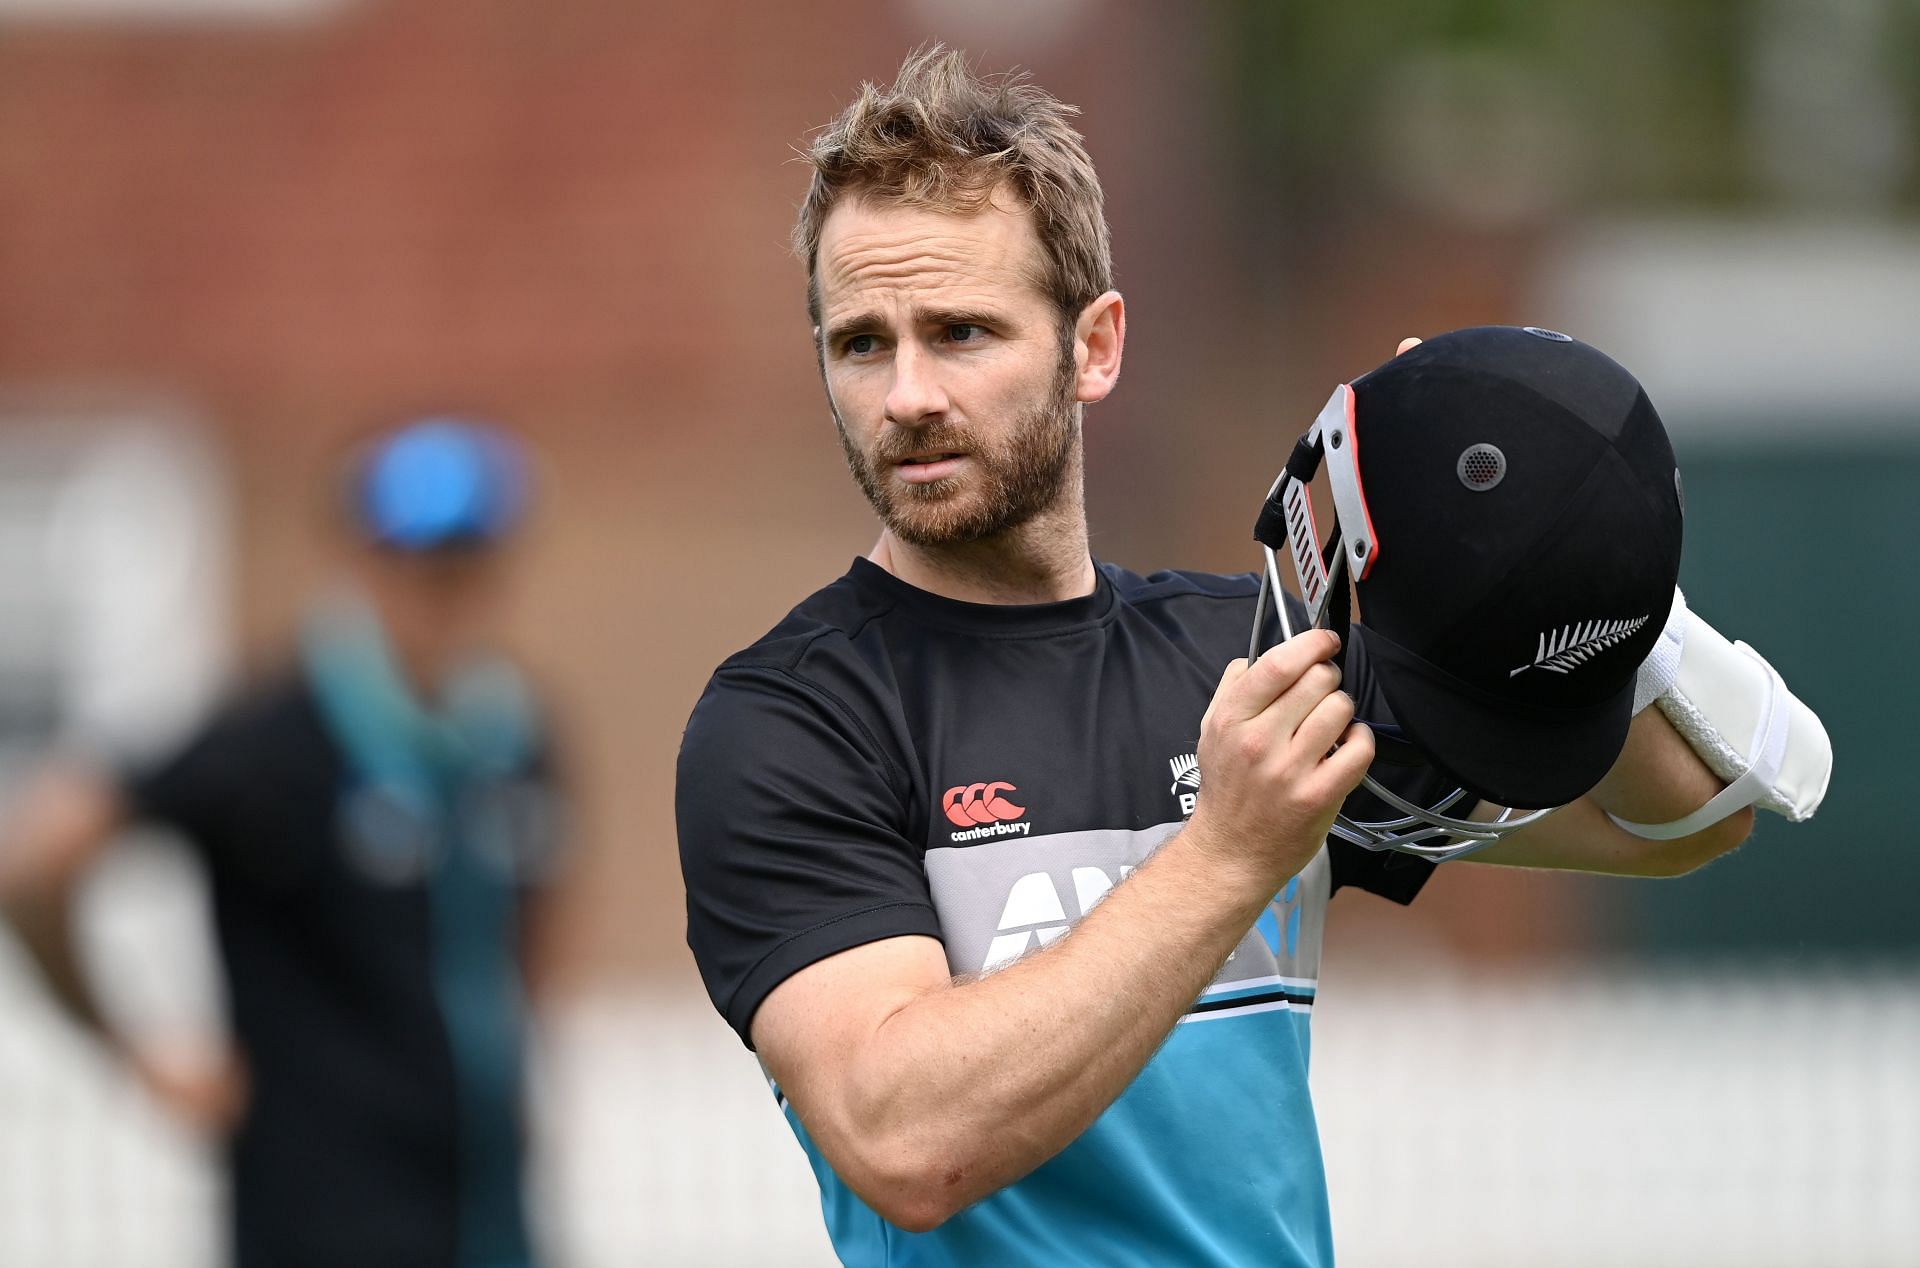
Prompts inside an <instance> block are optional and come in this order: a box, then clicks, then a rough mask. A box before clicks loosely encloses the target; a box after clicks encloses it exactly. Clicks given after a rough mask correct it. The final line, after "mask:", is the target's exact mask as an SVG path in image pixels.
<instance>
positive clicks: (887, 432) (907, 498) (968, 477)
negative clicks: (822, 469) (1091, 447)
mask: <svg viewBox="0 0 1920 1268" xmlns="http://www.w3.org/2000/svg"><path fill="white" fill-rule="evenodd" d="M1074 376H1075V365H1074V358H1073V352H1072V346H1071V344H1069V345H1068V346H1067V347H1065V348H1064V349H1063V350H1062V355H1061V357H1060V359H1059V360H1058V362H1057V363H1056V364H1055V367H1054V374H1053V381H1052V383H1051V384H1050V385H1049V387H1048V392H1047V399H1045V400H1043V401H1041V402H1039V403H1037V404H1035V405H1034V406H1032V407H1031V408H1029V409H1027V410H1025V411H1023V412H1022V415H1021V417H1020V418H1019V420H1018V421H1017V422H1016V423H1015V425H1014V427H1013V428H1012V429H1011V431H1010V432H1009V433H1008V435H1007V437H1006V439H1005V440H1004V441H1002V442H1001V443H1000V444H998V445H997V446H994V445H988V444H987V443H985V442H984V441H983V440H982V438H981V437H980V436H979V434H978V433H977V432H975V431H974V430H973V429H972V428H970V427H968V426H966V425H964V424H953V423H928V424H926V425H925V426H921V427H910V428H909V427H899V426H895V425H893V424H888V425H887V426H886V427H885V428H884V429H883V430H882V431H881V433H880V435H879V437H878V438H877V439H876V440H875V441H874V443H873V446H872V448H870V449H868V450H866V451H864V452H863V451H862V450H861V449H860V448H859V447H858V445H856V444H855V442H854V439H853V437H852V436H851V435H850V434H849V433H848V431H847V425H846V422H845V420H843V419H842V418H841V417H840V408H839V406H838V405H836V404H834V402H833V399H832V397H831V395H829V397H828V400H827V404H828V408H830V409H831V410H832V411H833V426H834V430H835V431H836V432H838V433H839V436H840V447H841V449H842V450H843V451H844V452H845V453H846V457H847V469H848V470H849V471H851V472H852V473H853V478H854V481H855V483H857V484H858V485H859V486H860V491H861V492H862V493H864V494H865V495H866V498H867V502H868V504H869V505H871V506H872V507H873V510H874V514H876V515H878V516H879V517H880V522H881V523H882V524H884V525H885V526H886V528H887V531H888V532H890V533H892V534H893V535H894V536H895V537H898V538H899V539H900V540H902V541H904V542H907V543H908V544H910V545H913V546H919V547H938V546H959V545H965V544H967V543H969V542H977V541H983V540H985V539H987V538H990V537H995V536H998V535H999V534H1001V533H1004V532H1006V531H1007V530H1009V529H1013V528H1017V527H1019V526H1020V525H1022V524H1024V523H1026V522H1027V521H1028V520H1030V519H1032V518H1033V517H1034V516H1035V515H1038V514H1039V513H1040V512H1041V511H1044V510H1046V509H1047V508H1048V507H1049V506H1051V505H1053V503H1054V502H1055V501H1056V500H1058V498H1059V497H1060V492H1061V490H1062V489H1063V488H1064V487H1065V486H1066V483H1067V478H1068V475H1069V473H1070V472H1071V471H1072V469H1073V457H1074V445H1075V442H1076V440H1077V439H1078V436H1079V405H1078V403H1077V402H1076V401H1075V400H1074V397H1073V384H1074ZM930 451H937V452H946V453H964V454H966V455H967V457H968V459H969V467H968V469H967V470H966V471H964V472H962V473H961V474H960V475H958V476H950V477H947V478H945V479H941V480H934V481H931V482H929V483H926V484H908V483H906V482H905V481H902V480H898V479H895V478H894V476H893V469H894V467H895V465H896V464H897V463H899V462H900V461H901V460H902V459H903V458H905V457H907V456H908V455H910V454H916V453H927V452H930ZM974 467H977V468H978V470H977V471H976V470H974V469H973V468H974Z"/></svg>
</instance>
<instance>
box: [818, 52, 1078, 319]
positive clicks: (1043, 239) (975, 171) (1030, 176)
mask: <svg viewBox="0 0 1920 1268" xmlns="http://www.w3.org/2000/svg"><path fill="white" fill-rule="evenodd" d="M1078 113H1080V112H1079V110H1078V109H1076V108H1075V107H1073V106H1069V105H1067V104H1066V103H1065V102H1062V101H1061V100H1059V99H1058V98H1056V97H1054V96H1053V95H1052V94H1051V93H1048V92H1047V91H1046V90H1044V89H1042V88H1039V87H1037V86H1036V85H1034V84H1033V83H1032V82H1031V81H1029V80H1028V79H1027V77H1026V76H1025V75H1024V74H1023V73H1019V72H1008V73H1006V74H1001V75H993V76H980V75H976V74H974V72H973V71H972V70H970V69H969V68H968V66H967V63H966V59H965V58H964V57H962V56H961V55H960V54H959V53H958V52H955V51H952V50H949V49H947V48H944V47H942V46H941V45H939V44H933V45H929V46H927V47H925V48H922V49H919V50H917V51H915V52H914V53H912V54H910V55H909V56H908V57H907V60H906V61H905V62H904V63H902V64H901V67H900V73H899V74H898V76H896V77H895V79H894V81H893V86H892V87H890V88H881V87H879V86H878V85H875V84H871V83H865V84H862V85H860V94H859V96H857V97H855V98H854V100H853V103H852V104H851V105H849V106H848V107H847V108H846V109H845V110H843V111H841V112H840V115H839V117H837V118H836V119H834V121H833V122H832V123H829V124H828V125H827V126H826V127H824V128H822V129H821V130H820V131H819V133H817V134H816V135H815V136H814V137H813V139H812V141H811V142H810V143H809V144H808V145H807V147H806V149H805V150H804V151H803V154H804V156H805V158H806V160H807V161H808V163H810V164H811V165H812V167H813V181H812V184H811V185H810V186H809V187H808V189H807V197H806V201H805V202H804V203H802V204H801V207H800V219H799V222H798V223H797V224H796V225H795V226H794V229H793V249H794V253H795V254H797V255H798V256H799V257H800V258H801V259H802V260H804V261H806V265H807V311H808V313H809V314H810V315H811V316H812V318H813V322H814V324H815V325H816V326H817V325H819V324H820V280H819V252H820V230H821V227H822V226H823V225H825V224H826V220H827V216H828V214H829V213H830V212H832V210H833V209H834V208H835V207H836V206H838V205H839V204H840V202H841V200H843V199H845V198H847V197H849V196H854V197H859V198H871V199H875V200H878V201H880V202H884V203H893V204H897V205H901V206H908V207H920V208H926V209H929V210H933V211H942V212H949V213H953V214H956V215H971V214H973V213H975V212H978V211H980V210H981V209H982V208H983V207H985V206H986V205H987V203H988V201H989V200H990V199H991V198H992V197H993V196H994V194H995V193H997V192H998V191H1000V190H1002V189H1005V190H1008V191H1010V192H1011V193H1012V195H1013V196H1014V198H1015V199H1017V200H1018V202H1019V204H1020V205H1021V206H1022V207H1023V208H1025V209H1026V211H1027V212H1028V213H1029V214H1031V215H1032V216H1033V225H1034V229H1035V231H1036V232H1037V233H1038V235H1039V239H1040V249H1041V253H1042V257H1043V262H1042V268H1043V272H1042V275H1041V277H1040V278H1039V282H1040V286H1041V289H1042V290H1043V291H1045V292H1046V294H1047V296H1048V297H1049V298H1050V299H1051V300H1052V301H1053V302H1054V304H1055V305H1056V306H1057V307H1058V309H1059V311H1060V313H1061V315H1062V317H1063V319H1065V320H1066V321H1067V322H1068V323H1069V326H1070V324H1071V322H1072V320H1073V319H1074V318H1076V317H1077V316H1078V315H1079V313H1080V310H1081V309H1083V308H1085V307H1086V306H1087V305H1088V304H1090V303H1092V302H1093V301H1094V300H1095V299H1097V298H1099V297H1100V296H1101V295H1103V294H1105V293H1106V292H1107V291H1109V290H1111V289H1113V258H1112V248H1111V246H1110V244H1109V241H1108V233H1107V220H1106V215H1105V213H1104V211H1103V202H1104V199H1103V197H1102V195H1101V192H1100V179H1099V177H1098V176H1096V175H1095V174H1094V170H1093V160H1092V159H1091V158H1089V157H1088V156H1087V150H1086V145H1085V144H1084V141H1083V139H1082V137H1081V136H1080V134H1079V133H1078V132H1076V131H1074V129H1073V127H1072V126H1071V124H1070V122H1069V120H1071V119H1072V117H1073V116H1074V115H1076V114H1078Z"/></svg>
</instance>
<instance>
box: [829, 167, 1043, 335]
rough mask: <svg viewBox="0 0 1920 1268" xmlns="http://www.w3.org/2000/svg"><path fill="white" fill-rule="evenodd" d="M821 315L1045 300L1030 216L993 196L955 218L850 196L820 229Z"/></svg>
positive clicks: (953, 214)
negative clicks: (902, 304) (900, 304)
mask: <svg viewBox="0 0 1920 1268" xmlns="http://www.w3.org/2000/svg"><path fill="white" fill-rule="evenodd" d="M818 275H819V283H820V301H821V308H822V315H823V317H826V318H827V319H829V320H830V319H831V318H832V316H833V315H834V314H835V313H836V312H840V311H847V310H851V309H853V308H856V307H864V306H866V305H868V304H875V303H885V302H887V301H889V300H906V301H911V302H915V303H940V304H943V305H946V304H954V305H985V304H994V305H998V306H1005V305H1007V304H1009V303H1019V302H1023V301H1025V302H1033V303H1044V301H1045V295H1044V294H1043V292H1042V290H1041V287H1040V282H1039V278H1040V276H1041V250H1040V238H1039V235H1038V233H1037V232H1036V231H1035V230H1034V226H1033V216H1032V214H1031V213H1029V212H1027V211H1026V210H1024V209H1022V208H1019V207H1017V206H1015V205H1013V204H1012V203H1011V202H1009V201H1008V200H1006V199H1005V198H1004V197H1002V196H996V197H994V198H993V199H992V200H991V201H989V202H988V203H987V204H986V205H985V206H984V207H983V208H982V209H981V210H980V211H978V212H974V213H971V214H956V213H953V212H946V211H933V210H929V209H927V208H923V207H904V206H900V205H898V204H894V203H885V202H876V201H871V200H868V199H863V198H858V197H855V198H850V199H848V200H846V201H845V202H843V203H841V204H840V205H839V206H837V207H835V208H834V209H833V211H832V212H831V213H830V214H829V215H828V216H827V220H826V223H825V224H824V225H822V226H821V230H820V247H819V256H818Z"/></svg>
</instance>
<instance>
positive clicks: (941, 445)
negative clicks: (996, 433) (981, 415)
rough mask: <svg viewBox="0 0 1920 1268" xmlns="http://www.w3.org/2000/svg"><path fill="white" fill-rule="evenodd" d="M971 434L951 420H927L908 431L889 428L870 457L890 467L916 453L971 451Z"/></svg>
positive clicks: (875, 461)
mask: <svg viewBox="0 0 1920 1268" xmlns="http://www.w3.org/2000/svg"><path fill="white" fill-rule="evenodd" d="M973 451H974V443H973V433H972V431H971V430H969V429H968V428H966V427H962V426H958V425H956V424H953V423H929V424H928V425H927V426H925V427H915V428H912V429H911V430H906V429H889V430H888V432H887V433H886V434H884V435H882V436H881V437H880V439H878V440H876V441H875V442H874V445H873V449H872V451H871V454H870V460H871V461H872V462H874V463H876V464H880V465H884V466H891V465H893V464H894V463H896V462H900V461H902V460H903V459H905V458H908V457H910V456H912V455H913V454H917V453H972V452H973Z"/></svg>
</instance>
